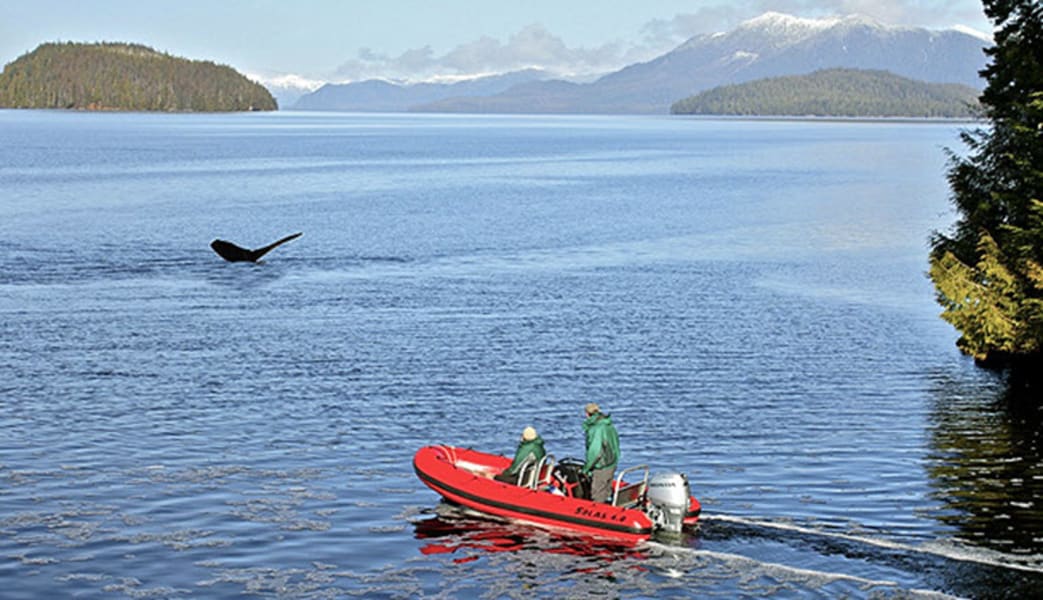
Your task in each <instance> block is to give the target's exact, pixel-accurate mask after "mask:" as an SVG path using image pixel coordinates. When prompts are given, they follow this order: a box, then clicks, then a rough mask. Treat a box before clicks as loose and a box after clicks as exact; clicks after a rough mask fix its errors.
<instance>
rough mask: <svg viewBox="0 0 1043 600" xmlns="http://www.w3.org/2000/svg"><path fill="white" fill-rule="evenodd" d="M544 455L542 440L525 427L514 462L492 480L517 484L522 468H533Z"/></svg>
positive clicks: (534, 431) (529, 428)
mask: <svg viewBox="0 0 1043 600" xmlns="http://www.w3.org/2000/svg"><path fill="white" fill-rule="evenodd" d="M546 455H547V451H546V450H544V448H543V438H541V437H540V436H539V434H537V433H536V430H535V429H533V428H532V427H526V428H525V429H523V430H522V434H521V441H520V442H518V451H517V452H515V453H514V461H513V462H511V466H509V467H507V468H506V469H504V470H503V472H502V473H500V474H499V475H497V476H496V477H494V479H496V480H497V481H503V482H505V483H518V473H519V472H520V471H521V470H522V468H524V467H526V466H529V465H532V466H533V467H535V466H536V465H537V464H539V462H540V460H542V459H543V457H544V456H546Z"/></svg>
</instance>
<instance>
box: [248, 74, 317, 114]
mask: <svg viewBox="0 0 1043 600" xmlns="http://www.w3.org/2000/svg"><path fill="white" fill-rule="evenodd" d="M247 77H249V78H250V79H252V80H253V81H256V82H257V83H259V84H261V85H263V86H264V87H265V88H267V89H268V91H269V92H271V94H272V96H275V100H276V101H277V102H278V103H279V108H287V107H289V106H292V105H293V104H294V103H295V102H297V99H298V98H300V97H301V96H304V95H305V94H310V93H312V92H314V91H315V90H317V89H319V88H320V87H322V85H323V82H322V81H316V80H314V79H307V78H305V77H301V76H300V75H276V76H273V77H265V76H263V75H254V74H248V75H247Z"/></svg>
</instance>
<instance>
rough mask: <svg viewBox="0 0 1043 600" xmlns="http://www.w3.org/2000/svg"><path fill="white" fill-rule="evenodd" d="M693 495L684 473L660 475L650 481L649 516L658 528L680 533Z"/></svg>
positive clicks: (654, 476)
mask: <svg viewBox="0 0 1043 600" xmlns="http://www.w3.org/2000/svg"><path fill="white" fill-rule="evenodd" d="M691 496H692V493H691V489H690V486H689V485H688V477H686V476H685V475H684V474H683V473H658V474H655V475H653V476H652V478H651V479H649V480H648V496H647V497H648V503H649V508H648V515H649V517H651V519H652V522H653V523H655V526H656V528H658V529H662V530H665V531H668V532H671V533H680V532H681V529H682V527H684V517H685V514H686V513H687V512H688V503H689V498H691Z"/></svg>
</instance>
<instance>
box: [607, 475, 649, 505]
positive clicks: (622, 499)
mask: <svg viewBox="0 0 1043 600" xmlns="http://www.w3.org/2000/svg"><path fill="white" fill-rule="evenodd" d="M647 487H648V486H647V483H646V482H644V481H639V482H637V483H632V484H630V485H625V486H623V487H621V488H619V491H618V492H616V494H615V496H613V498H614V501H613V503H612V506H622V507H624V508H633V507H635V506H638V505H640V504H641V503H642V502H643V501H644V499H645V490H646V488H647Z"/></svg>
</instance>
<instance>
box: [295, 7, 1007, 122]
mask: <svg viewBox="0 0 1043 600" xmlns="http://www.w3.org/2000/svg"><path fill="white" fill-rule="evenodd" d="M989 45H991V42H989V41H988V40H986V39H984V38H982V37H979V36H975V35H972V34H970V33H967V32H964V31H960V30H956V29H952V30H946V31H931V30H927V29H922V28H912V27H892V26H885V25H881V24H880V23H877V22H875V21H872V20H870V19H867V18H864V17H845V18H835V19H802V18H798V17H793V16H789V15H783V14H779V13H767V14H764V15H762V16H760V17H757V18H755V19H752V20H749V21H746V22H744V23H742V24H741V25H740V26H739V27H737V28H736V29H734V30H732V31H729V32H726V33H715V34H707V35H700V36H696V37H694V38H692V39H690V40H688V41H687V42H685V43H684V44H682V45H681V46H679V47H677V48H675V49H674V50H672V51H671V52H668V53H667V54H664V55H663V56H660V57H659V58H656V59H654V60H652V61H649V62H645V63H639V64H634V65H630V66H628V67H625V68H623V69H620V70H619V71H616V72H613V73H609V74H607V75H605V76H603V77H601V78H599V79H597V80H595V81H593V82H591V83H572V82H567V81H562V80H550V79H548V78H547V77H548V76H547V75H546V74H543V73H541V72H535V73H534V72H531V71H526V72H522V73H515V74H508V75H504V76H499V77H496V78H491V80H490V78H483V79H481V80H474V83H475V84H476V85H473V86H467V85H465V83H469V82H460V83H456V84H452V85H443V84H415V85H399V84H393V83H388V82H376V81H367V82H359V83H351V84H342V85H336V86H332V85H327V86H324V87H323V88H321V89H319V90H318V91H316V92H314V93H313V94H308V95H305V96H302V97H301V99H300V100H299V101H298V102H297V103H296V104H295V105H294V106H293V108H300V109H308V110H366V111H404V110H410V111H427V112H498V113H660V114H665V113H667V112H669V110H670V106H671V105H672V104H673V103H674V102H676V101H678V100H680V99H682V98H686V97H688V96H692V95H694V94H697V93H699V92H702V91H704V90H708V89H711V88H715V87H718V86H721V85H728V84H737V83H744V82H747V81H753V80H756V79H762V78H767V77H780V76H786V75H799V74H807V73H811V72H813V71H817V70H821V69H828V68H853V69H871V70H882V71H889V72H891V73H894V74H897V75H900V76H903V77H907V78H910V79H915V80H919V81H925V82H931V83H961V84H964V85H968V86H971V87H973V88H976V89H981V88H982V87H983V85H984V82H983V81H982V80H981V79H980V77H979V75H978V71H980V70H981V69H982V68H984V67H985V65H986V56H985V54H984V53H983V50H984V49H985V48H986V47H988V46H989ZM494 82H495V83H494ZM478 84H480V85H478ZM508 84H509V85H508ZM431 86H434V87H431ZM327 88H329V89H327ZM335 98H336V100H334V99H335Z"/></svg>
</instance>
